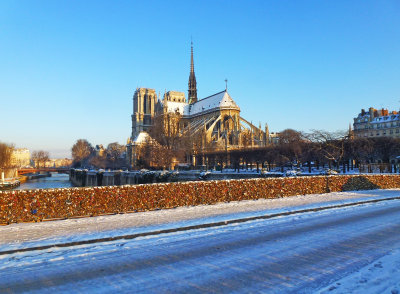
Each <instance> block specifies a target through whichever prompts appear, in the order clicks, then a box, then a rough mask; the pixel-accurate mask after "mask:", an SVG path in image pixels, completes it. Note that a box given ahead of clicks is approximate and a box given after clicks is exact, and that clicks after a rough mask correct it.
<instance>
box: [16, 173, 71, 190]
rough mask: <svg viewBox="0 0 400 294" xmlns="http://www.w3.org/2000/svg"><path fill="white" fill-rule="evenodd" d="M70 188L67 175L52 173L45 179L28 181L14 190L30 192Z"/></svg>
mask: <svg viewBox="0 0 400 294" xmlns="http://www.w3.org/2000/svg"><path fill="white" fill-rule="evenodd" d="M68 187H72V184H71V182H70V181H69V175H67V174H58V173H52V174H51V177H45V178H40V179H35V180H28V181H26V182H25V183H21V185H20V186H19V187H17V188H15V189H14V190H31V189H51V188H52V189H54V188H68Z"/></svg>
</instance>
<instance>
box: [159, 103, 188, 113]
mask: <svg viewBox="0 0 400 294" xmlns="http://www.w3.org/2000/svg"><path fill="white" fill-rule="evenodd" d="M164 103H165V104H164V107H167V111H168V112H176V111H178V112H179V113H180V114H182V115H183V114H185V108H187V106H188V104H187V103H186V102H172V101H165V102H164Z"/></svg>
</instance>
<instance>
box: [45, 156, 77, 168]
mask: <svg viewBox="0 0 400 294" xmlns="http://www.w3.org/2000/svg"><path fill="white" fill-rule="evenodd" d="M71 165H72V159H70V158H56V159H49V160H47V161H46V162H45V164H44V166H45V167H68V166H71Z"/></svg>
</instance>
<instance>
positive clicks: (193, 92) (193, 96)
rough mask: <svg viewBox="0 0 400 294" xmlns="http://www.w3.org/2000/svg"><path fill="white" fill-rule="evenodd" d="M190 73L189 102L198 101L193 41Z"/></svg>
mask: <svg viewBox="0 0 400 294" xmlns="http://www.w3.org/2000/svg"><path fill="white" fill-rule="evenodd" d="M190 53H191V54H190V75H189V83H188V86H189V90H188V100H189V104H193V103H196V102H197V86H196V76H195V74H194V64H193V42H192V43H191V52H190Z"/></svg>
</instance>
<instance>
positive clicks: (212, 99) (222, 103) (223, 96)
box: [189, 90, 240, 115]
mask: <svg viewBox="0 0 400 294" xmlns="http://www.w3.org/2000/svg"><path fill="white" fill-rule="evenodd" d="M214 108H233V109H237V110H240V108H239V106H237V104H236V103H235V101H233V99H232V97H231V96H230V95H229V94H228V91H226V90H225V91H222V92H219V93H217V94H214V95H212V96H209V97H206V98H204V99H201V100H199V101H197V102H196V103H194V104H192V105H190V110H189V115H196V114H198V113H200V112H203V111H208V110H212V109H214Z"/></svg>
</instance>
